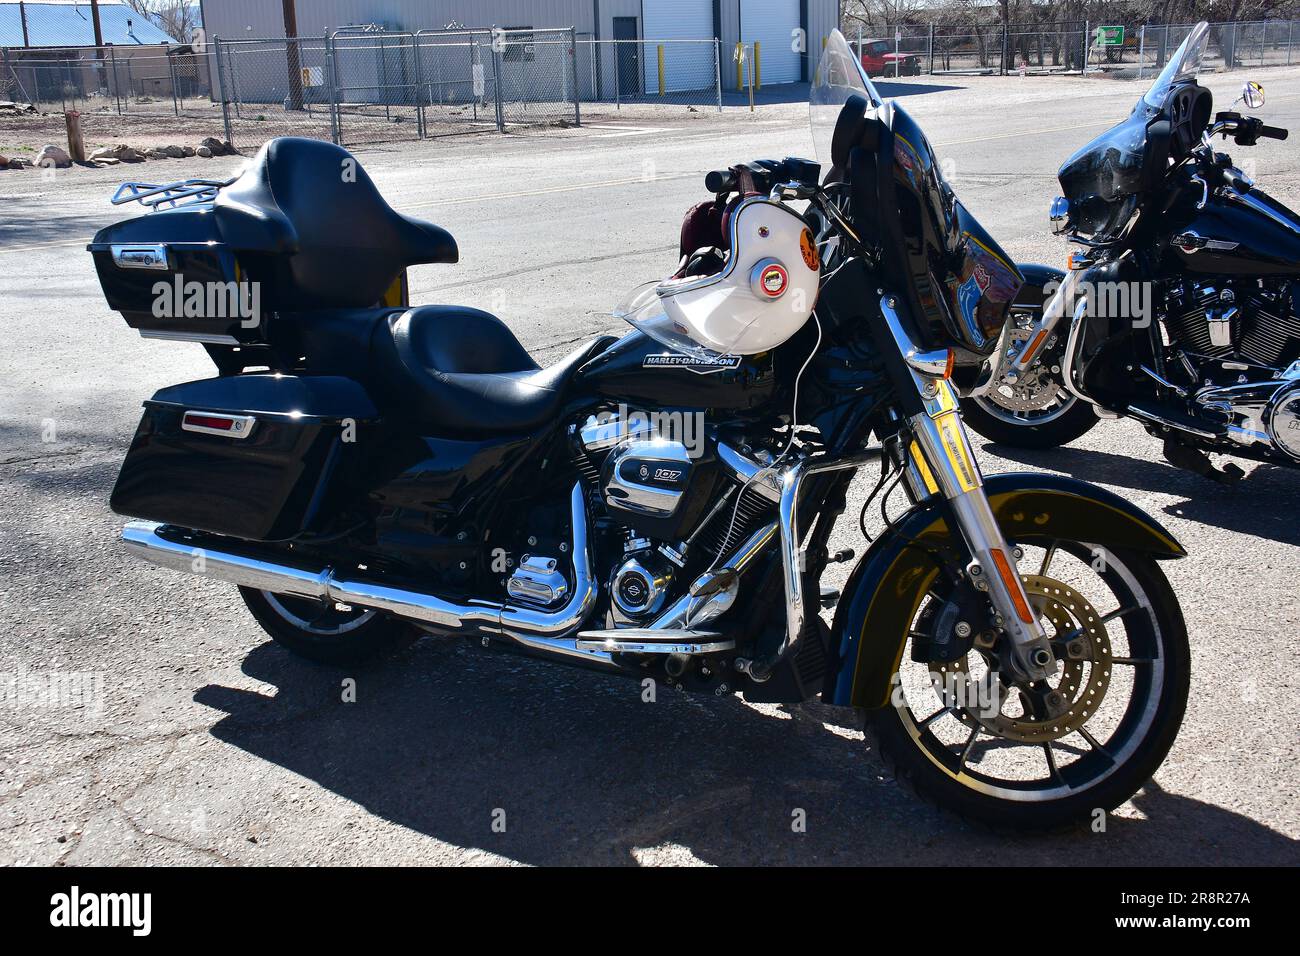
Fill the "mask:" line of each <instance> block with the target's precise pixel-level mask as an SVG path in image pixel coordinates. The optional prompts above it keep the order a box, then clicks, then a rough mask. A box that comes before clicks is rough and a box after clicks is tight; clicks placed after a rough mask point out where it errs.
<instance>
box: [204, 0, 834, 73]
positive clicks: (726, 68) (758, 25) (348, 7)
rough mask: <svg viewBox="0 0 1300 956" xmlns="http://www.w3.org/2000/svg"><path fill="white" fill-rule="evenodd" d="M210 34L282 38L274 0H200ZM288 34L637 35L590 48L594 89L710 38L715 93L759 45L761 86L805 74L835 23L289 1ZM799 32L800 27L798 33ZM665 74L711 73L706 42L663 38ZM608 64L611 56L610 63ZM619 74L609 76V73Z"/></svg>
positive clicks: (665, 10)
mask: <svg viewBox="0 0 1300 956" xmlns="http://www.w3.org/2000/svg"><path fill="white" fill-rule="evenodd" d="M201 6H202V10H203V23H204V27H205V29H206V31H207V35H208V36H209V37H220V38H221V39H222V40H241V39H254V38H259V37H281V36H284V35H285V25H284V19H283V15H282V10H281V3H279V2H276V0H201ZM295 10H296V19H297V28H298V29H297V35H298V36H300V37H321V36H324V35H325V34H326V33H328V32H330V31H333V30H336V29H338V28H340V27H345V26H356V25H362V24H377V25H379V26H382V27H384V28H386V29H390V30H393V31H413V30H421V29H444V28H480V27H493V26H497V27H504V28H507V29H509V28H522V29H529V28H533V29H542V28H546V27H573V28H574V29H575V30H576V31H577V33H578V35H579V38H580V39H586V40H591V39H596V40H602V41H607V40H640V41H642V43H641V44H628V45H627V47H628V48H629V50H630V52H628V51H625V50H624V49H623V48H622V46H620V47H619V52H618V53H617V55H616V56H609V55H607V54H609V53H612V52H613V51H614V48H613V47H611V46H610V45H608V44H598V45H597V46H598V47H599V48H600V50H599V52H598V54H597V62H596V63H595V64H593V67H592V73H593V79H594V82H595V84H596V86H597V87H598V89H597V91H596V92H597V94H598V95H600V94H601V93H603V92H604V91H607V90H608V89H609V88H612V86H613V85H614V84H615V83H616V82H619V83H621V84H622V85H623V86H624V88H625V89H626V88H627V87H628V85H629V84H635V85H638V86H640V85H642V84H643V85H644V88H645V89H646V90H650V89H653V88H654V87H655V86H656V85H657V84H658V82H659V72H660V71H659V64H658V62H657V57H656V53H657V49H656V46H657V44H656V41H660V40H683V39H692V40H711V39H717V40H718V41H720V42H719V47H720V58H721V61H722V62H721V64H720V65H721V72H722V84H723V88H724V89H734V88H735V86H736V72H735V66H734V64H733V62H732V51H733V50H734V48H735V46H736V44H737V42H743V43H745V44H753V43H755V42H757V43H758V44H759V48H760V53H759V63H760V68H759V79H760V81H761V83H762V85H763V86H770V85H774V84H780V83H794V82H799V81H801V80H808V79H811V78H812V75H813V72H814V71H815V69H816V64H817V58H818V55H819V54H820V52H821V47H822V42H823V39H824V38H825V37H826V36H827V35H828V34H829V33H830V31H831V30H832V29H834V28H835V27H836V25H837V24H838V20H839V4H838V0H433V2H431V0H295ZM801 31H802V32H801ZM663 46H664V52H663V56H664V58H665V64H664V70H663V72H664V73H665V74H666V75H668V76H669V77H690V76H698V75H700V74H701V73H704V72H707V74H708V75H712V69H713V66H712V61H713V57H714V51H713V48H712V47H713V45H712V44H699V46H698V48H696V47H695V46H693V45H690V44H673V43H665V44H663ZM615 61H617V62H615ZM616 70H617V71H618V73H619V75H618V76H617V77H616V76H615V71H616Z"/></svg>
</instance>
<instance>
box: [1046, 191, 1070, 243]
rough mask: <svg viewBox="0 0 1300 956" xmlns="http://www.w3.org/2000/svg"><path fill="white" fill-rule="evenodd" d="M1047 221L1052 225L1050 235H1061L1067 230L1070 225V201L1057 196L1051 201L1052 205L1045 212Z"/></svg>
mask: <svg viewBox="0 0 1300 956" xmlns="http://www.w3.org/2000/svg"><path fill="white" fill-rule="evenodd" d="M1047 221H1048V222H1049V223H1051V224H1052V233H1053V234H1054V235H1057V236H1059V235H1061V234H1062V233H1064V232H1065V230H1066V229H1068V228H1069V223H1070V200H1068V199H1066V198H1065V197H1064V196H1057V197H1056V198H1055V199H1053V200H1052V205H1051V206H1050V207H1049V208H1048V210H1047Z"/></svg>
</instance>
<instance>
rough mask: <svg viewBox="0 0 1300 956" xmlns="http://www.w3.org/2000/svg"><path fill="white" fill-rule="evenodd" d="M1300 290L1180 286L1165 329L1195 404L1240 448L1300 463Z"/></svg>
mask: <svg viewBox="0 0 1300 956" xmlns="http://www.w3.org/2000/svg"><path fill="white" fill-rule="evenodd" d="M1298 296H1300V287H1297V286H1296V284H1294V283H1291V282H1268V281H1267V280H1237V281H1233V280H1229V281H1222V282H1218V283H1209V282H1204V283H1189V284H1185V285H1182V286H1178V287H1175V288H1174V289H1173V290H1172V291H1171V292H1170V293H1169V295H1168V297H1167V298H1166V310H1167V311H1166V316H1167V323H1168V330H1169V335H1170V339H1171V341H1172V344H1173V346H1174V347H1175V348H1176V349H1179V350H1180V351H1181V353H1182V355H1181V363H1182V366H1183V369H1184V371H1185V373H1186V375H1187V377H1188V379H1189V380H1190V384H1191V391H1192V392H1193V394H1194V397H1195V401H1196V403H1197V405H1199V406H1200V407H1201V408H1202V409H1205V410H1207V411H1208V412H1210V413H1213V414H1214V415H1215V416H1216V417H1217V418H1218V419H1219V420H1221V421H1223V422H1225V423H1226V424H1227V429H1228V430H1227V436H1228V437H1229V438H1230V439H1231V440H1233V441H1234V442H1236V443H1237V444H1239V445H1243V446H1252V445H1262V446H1265V447H1266V448H1268V449H1271V450H1272V451H1274V452H1280V453H1282V454H1283V455H1285V456H1286V457H1288V458H1290V459H1292V460H1297V461H1300V308H1298V307H1297V306H1300V303H1298V302H1297V297H1298Z"/></svg>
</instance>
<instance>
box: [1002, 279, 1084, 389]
mask: <svg viewBox="0 0 1300 956" xmlns="http://www.w3.org/2000/svg"><path fill="white" fill-rule="evenodd" d="M1082 271H1083V270H1081V269H1071V270H1070V271H1069V272H1067V273H1066V274H1065V279H1064V280H1063V281H1062V282H1061V284H1060V285H1059V286H1057V287H1056V291H1055V292H1054V293H1052V297H1051V298H1050V299H1048V300H1047V301H1046V302H1044V303H1043V312H1042V315H1040V316H1039V317H1038V321H1037V322H1035V323H1034V324H1033V325H1031V326H1030V327H1029V337H1028V338H1026V339H1025V344H1024V345H1022V346H1020V349H1019V351H1017V352H1016V353H1015V354H1014V355H1009V356H1004V357H1002V358H1001V363H1002V366H1003V368H1002V375H1005V376H1008V377H1010V380H1011V381H1016V380H1017V379H1018V378H1019V376H1021V375H1023V374H1024V373H1025V372H1027V371H1028V370H1029V368H1030V366H1032V365H1033V364H1034V359H1036V358H1037V357H1038V356H1039V355H1040V354H1041V353H1042V351H1043V344H1044V343H1045V342H1047V340H1048V339H1050V338H1051V337H1052V331H1053V330H1054V329H1055V328H1056V326H1057V325H1058V324H1059V323H1060V321H1061V319H1062V318H1065V317H1066V316H1067V314H1069V315H1073V312H1074V297H1075V290H1076V289H1077V287H1078V285H1079V276H1080V275H1081V274H1082ZM1002 375H999V374H998V370H997V369H995V370H994V375H993V379H992V380H993V381H995V382H996V381H997V380H998V379H999V378H1000V377H1002Z"/></svg>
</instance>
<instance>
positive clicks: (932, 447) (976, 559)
mask: <svg viewBox="0 0 1300 956" xmlns="http://www.w3.org/2000/svg"><path fill="white" fill-rule="evenodd" d="M880 308H881V312H882V313H883V314H884V317H885V323H886V325H887V326H888V327H889V330H890V332H891V334H892V335H893V336H894V339H895V344H896V345H897V346H898V349H899V352H900V353H901V354H902V356H903V358H904V361H906V363H907V365H908V368H909V370H910V372H911V376H912V380H913V382H914V384H915V385H916V388H917V391H918V393H919V394H920V398H921V403H922V411H921V412H919V413H917V414H915V415H912V416H910V417H909V418H908V424H909V425H910V427H911V431H912V434H913V436H914V438H915V445H914V446H913V448H914V450H915V449H919V450H920V452H921V455H922V459H923V462H924V465H925V467H924V468H923V469H921V470H922V475H923V478H924V484H925V485H926V487H927V490H931V491H935V490H937V491H938V492H940V493H942V494H943V496H944V498H946V499H947V501H948V504H949V505H950V507H951V510H952V514H953V518H954V520H955V522H956V524H957V528H958V531H959V532H960V534H961V536H962V539H963V540H964V541H965V543H966V546H967V548H968V549H969V551H970V553H971V556H972V558H973V560H972V561H971V563H970V565H968V567H967V574H969V575H970V578H971V580H972V582H973V583H974V584H975V586H976V587H977V588H978V589H979V590H981V591H985V592H987V593H988V595H989V599H990V601H991V602H992V604H993V608H994V610H995V612H996V614H997V618H996V620H995V623H996V624H997V625H998V626H999V627H1001V628H1002V629H1003V630H1004V631H1005V632H1006V634H1007V636H1008V637H1009V638H1010V641H1011V647H1012V649H1013V651H1014V654H1015V658H1016V660H1015V663H1016V664H1017V665H1018V667H1019V669H1020V671H1021V672H1022V674H1023V675H1024V676H1025V677H1027V678H1028V679H1029V680H1039V679H1042V678H1045V677H1047V676H1049V675H1051V674H1053V673H1055V670H1056V663H1055V658H1054V657H1053V655H1052V650H1051V647H1050V646H1049V645H1048V642H1047V635H1046V633H1045V632H1044V630H1043V626H1042V624H1041V623H1040V622H1039V620H1038V615H1037V614H1035V613H1034V611H1033V608H1032V607H1031V606H1030V604H1029V596H1028V594H1027V593H1026V592H1025V589H1024V585H1023V583H1022V582H1021V580H1020V574H1019V572H1018V570H1017V568H1016V556H1015V552H1014V551H1012V549H1011V547H1010V546H1009V545H1008V544H1007V541H1006V539H1005V537H1004V536H1003V534H1002V530H1001V528H999V527H998V523H997V518H996V517H995V516H994V514H993V509H992V507H991V506H990V505H989V500H988V496H987V495H986V494H985V493H984V478H983V476H982V475H981V474H980V470H979V465H978V464H976V461H975V454H974V451H973V450H972V448H971V445H970V440H969V439H968V437H967V435H966V427H965V425H964V424H963V423H962V420H961V414H960V412H959V411H958V404H957V393H956V391H955V390H954V389H953V387H952V385H951V383H950V382H948V380H947V379H946V378H944V377H943V375H942V374H941V373H940V374H936V372H935V369H936V368H937V367H938V366H939V364H940V363H939V361H938V356H939V355H941V354H943V353H942V352H936V353H923V352H920V351H919V350H918V349H917V347H916V346H915V345H914V344H913V343H912V342H911V340H910V339H909V337H908V335H907V332H906V330H905V329H904V327H903V323H902V321H901V320H900V319H899V317H898V313H897V311H896V303H895V300H894V298H893V297H892V296H888V295H886V296H883V297H882V298H881V300H880Z"/></svg>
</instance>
